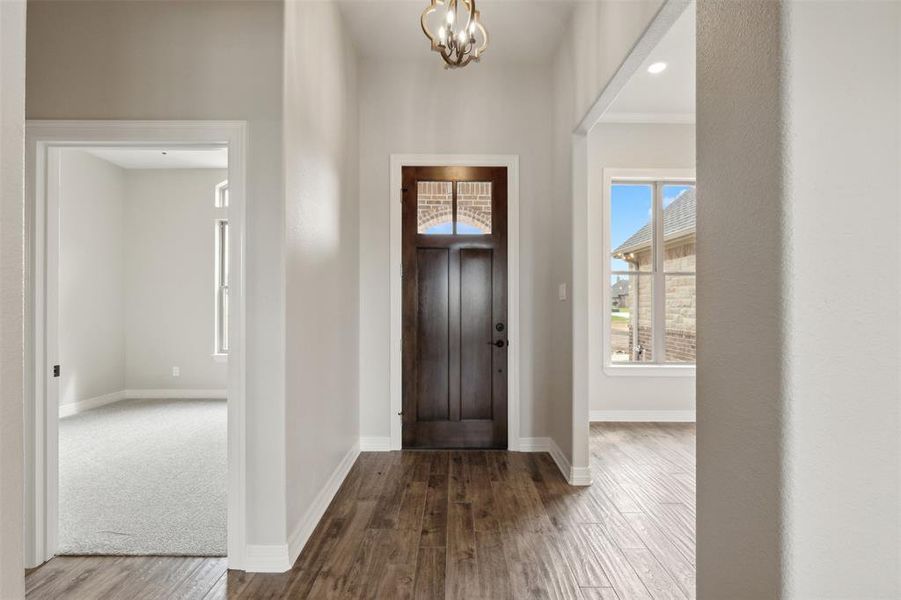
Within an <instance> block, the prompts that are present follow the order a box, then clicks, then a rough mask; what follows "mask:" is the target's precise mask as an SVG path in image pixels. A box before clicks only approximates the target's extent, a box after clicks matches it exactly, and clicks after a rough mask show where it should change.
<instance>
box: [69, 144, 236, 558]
mask: <svg viewBox="0 0 901 600" xmlns="http://www.w3.org/2000/svg"><path fill="white" fill-rule="evenodd" d="M227 160H228V158H227V152H226V151H225V150H224V149H223V150H216V149H191V150H171V149H168V150H167V149H160V148H152V149H151V148H146V149H145V148H131V149H126V148H118V149H112V148H110V149H104V148H94V149H90V150H85V149H66V150H62V151H61V152H60V157H59V164H60V193H59V265H58V275H59V279H58V280H59V290H58V304H59V318H58V340H59V358H58V362H59V365H60V370H59V379H58V383H59V405H60V419H59V535H58V549H57V554H78V555H81V554H111V555H158V554H169V555H192V556H224V555H225V553H226V506H227V481H226V454H227V451H226V448H227V441H226V440H227V437H226V401H225V389H226V387H227V374H228V364H227V350H228V346H227V336H226V335H225V334H224V332H225V331H226V330H227V329H226V325H225V323H224V322H223V321H222V320H221V319H220V317H219V315H220V314H221V313H225V312H226V311H225V306H226V304H225V303H226V302H227V259H226V258H225V257H224V254H223V253H222V252H221V251H220V250H221V248H222V247H227V244H225V245H223V242H224V241H226V240H227V182H226V179H227Z"/></svg>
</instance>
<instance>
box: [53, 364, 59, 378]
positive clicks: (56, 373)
mask: <svg viewBox="0 0 901 600" xmlns="http://www.w3.org/2000/svg"><path fill="white" fill-rule="evenodd" d="M53 376H54V377H59V365H53Z"/></svg>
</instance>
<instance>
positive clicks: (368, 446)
mask: <svg viewBox="0 0 901 600" xmlns="http://www.w3.org/2000/svg"><path fill="white" fill-rule="evenodd" d="M390 451H391V438H390V437H376V436H372V437H369V436H367V437H361V438H360V452H390Z"/></svg>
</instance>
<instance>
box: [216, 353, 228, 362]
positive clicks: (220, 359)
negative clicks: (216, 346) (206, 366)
mask: <svg viewBox="0 0 901 600" xmlns="http://www.w3.org/2000/svg"><path fill="white" fill-rule="evenodd" d="M213 362H217V363H227V362H228V354H213Z"/></svg>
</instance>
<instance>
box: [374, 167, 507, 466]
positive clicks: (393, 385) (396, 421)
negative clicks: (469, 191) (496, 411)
mask: <svg viewBox="0 0 901 600" xmlns="http://www.w3.org/2000/svg"><path fill="white" fill-rule="evenodd" d="M413 166H441V167H445V166H470V167H506V168H507V324H508V327H507V331H508V337H507V339H508V341H509V343H510V345H509V346H508V354H507V449H508V450H519V443H520V440H519V355H520V339H521V332H522V328H521V323H520V320H519V155H517V154H392V155H391V164H390V169H391V183H390V185H391V187H390V191H389V198H388V201H389V202H388V203H389V205H390V208H389V212H390V230H391V231H390V236H391V246H390V250H389V269H390V270H389V275H388V277H389V279H390V281H391V340H390V347H389V356H390V358H391V360H390V376H389V379H390V388H389V389H390V396H391V403H390V408H391V411H390V413H389V414H388V416H389V419H390V424H391V449H392V450H400V449H401V432H402V423H401V417H400V414H399V413H400V412H401V410H402V404H403V403H402V398H401V395H402V394H401V382H402V378H403V365H402V359H403V357H402V353H401V341H402V331H403V329H402V323H403V303H402V296H401V294H402V281H401V277H400V275H401V266H402V264H403V262H402V256H401V226H402V221H403V214H402V210H401V200H402V199H401V185H402V179H401V178H402V169H403V167H413Z"/></svg>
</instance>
